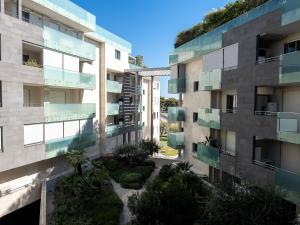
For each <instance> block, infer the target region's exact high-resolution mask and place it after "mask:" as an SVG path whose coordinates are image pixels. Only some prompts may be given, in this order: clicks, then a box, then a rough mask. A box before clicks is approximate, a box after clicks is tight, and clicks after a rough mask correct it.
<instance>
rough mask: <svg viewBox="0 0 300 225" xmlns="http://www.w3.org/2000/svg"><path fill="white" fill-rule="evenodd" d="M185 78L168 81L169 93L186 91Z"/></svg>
mask: <svg viewBox="0 0 300 225" xmlns="http://www.w3.org/2000/svg"><path fill="white" fill-rule="evenodd" d="M185 86H186V81H185V79H172V80H169V81H168V92H169V94H179V93H184V92H185Z"/></svg>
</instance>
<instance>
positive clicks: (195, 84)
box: [194, 81, 199, 91]
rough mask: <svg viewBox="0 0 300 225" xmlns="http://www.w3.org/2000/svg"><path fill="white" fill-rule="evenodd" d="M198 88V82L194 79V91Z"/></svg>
mask: <svg viewBox="0 0 300 225" xmlns="http://www.w3.org/2000/svg"><path fill="white" fill-rule="evenodd" d="M198 90H199V82H198V81H195V82H194V91H198Z"/></svg>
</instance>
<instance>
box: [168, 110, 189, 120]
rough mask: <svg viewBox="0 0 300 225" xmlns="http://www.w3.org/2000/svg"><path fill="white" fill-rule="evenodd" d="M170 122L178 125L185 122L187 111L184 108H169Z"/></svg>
mask: <svg viewBox="0 0 300 225" xmlns="http://www.w3.org/2000/svg"><path fill="white" fill-rule="evenodd" d="M168 121H169V123H176V122H182V121H185V111H184V108H182V107H169V108H168Z"/></svg>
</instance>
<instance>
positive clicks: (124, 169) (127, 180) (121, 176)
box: [102, 157, 155, 189]
mask: <svg viewBox="0 0 300 225" xmlns="http://www.w3.org/2000/svg"><path fill="white" fill-rule="evenodd" d="M102 161H103V164H104V166H105V168H106V169H107V170H108V171H109V174H110V176H111V178H112V179H114V180H115V181H116V182H117V183H120V184H121V186H122V187H123V188H128V189H140V188H142V186H143V184H144V183H145V182H146V180H147V179H148V178H149V177H150V176H151V174H152V172H153V171H154V168H155V163H154V162H153V161H150V160H146V161H144V162H140V163H137V164H136V165H134V166H133V165H129V164H127V163H126V162H124V161H122V160H118V159H117V158H114V157H110V158H102Z"/></svg>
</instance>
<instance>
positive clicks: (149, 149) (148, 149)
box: [138, 140, 159, 158]
mask: <svg viewBox="0 0 300 225" xmlns="http://www.w3.org/2000/svg"><path fill="white" fill-rule="evenodd" d="M138 147H139V150H140V151H142V152H144V154H145V157H147V158H148V157H149V156H151V155H153V154H154V153H158V151H159V146H158V144H157V143H156V142H155V141H151V140H141V141H140V142H139V145H138Z"/></svg>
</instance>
